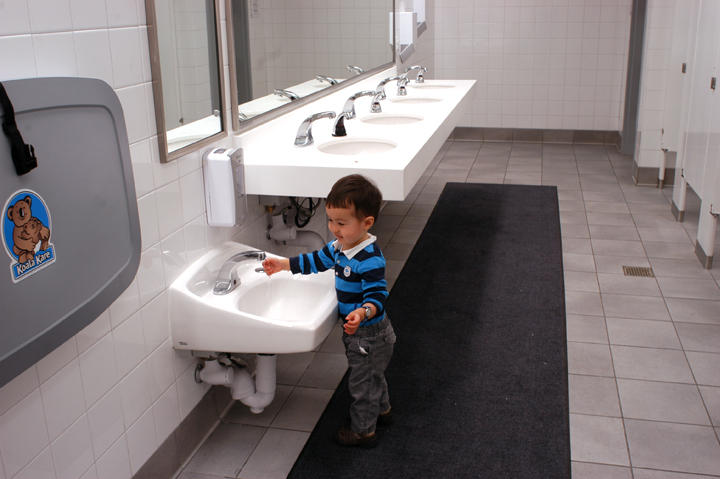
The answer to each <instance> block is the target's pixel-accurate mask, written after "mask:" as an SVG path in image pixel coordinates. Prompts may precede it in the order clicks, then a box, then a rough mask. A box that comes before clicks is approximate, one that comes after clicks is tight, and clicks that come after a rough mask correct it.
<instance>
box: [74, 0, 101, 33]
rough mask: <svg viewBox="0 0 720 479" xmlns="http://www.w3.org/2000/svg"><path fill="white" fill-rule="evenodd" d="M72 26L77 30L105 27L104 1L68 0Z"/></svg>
mask: <svg viewBox="0 0 720 479" xmlns="http://www.w3.org/2000/svg"><path fill="white" fill-rule="evenodd" d="M70 11H71V13H72V24H73V28H74V29H75V30H76V31H77V30H92V29H96V28H107V26H108V22H107V8H105V2H98V1H96V0H70Z"/></svg>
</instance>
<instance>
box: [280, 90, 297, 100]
mask: <svg viewBox="0 0 720 479" xmlns="http://www.w3.org/2000/svg"><path fill="white" fill-rule="evenodd" d="M273 95H277V96H284V97H285V98H290V101H294V100H299V99H300V97H299V96H297V94H296V93H293V92H291V91H290V90H280V89H278V90H275V91H274V92H273Z"/></svg>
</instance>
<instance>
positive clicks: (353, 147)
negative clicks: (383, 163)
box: [318, 138, 397, 155]
mask: <svg viewBox="0 0 720 479" xmlns="http://www.w3.org/2000/svg"><path fill="white" fill-rule="evenodd" d="M395 147H397V144H396V143H393V142H392V141H388V140H379V139H374V138H353V139H346V140H335V141H328V142H327V143H323V144H322V145H320V146H318V151H321V152H322V153H327V154H330V155H373V154H378V153H385V152H386V151H390V150H392V149H394V148H395Z"/></svg>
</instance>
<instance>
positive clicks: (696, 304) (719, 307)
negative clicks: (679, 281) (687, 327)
mask: <svg viewBox="0 0 720 479" xmlns="http://www.w3.org/2000/svg"><path fill="white" fill-rule="evenodd" d="M665 303H666V304H667V307H668V310H669V311H670V315H671V316H672V319H673V321H680V322H684V323H703V324H720V301H706V300H698V299H682V298H665Z"/></svg>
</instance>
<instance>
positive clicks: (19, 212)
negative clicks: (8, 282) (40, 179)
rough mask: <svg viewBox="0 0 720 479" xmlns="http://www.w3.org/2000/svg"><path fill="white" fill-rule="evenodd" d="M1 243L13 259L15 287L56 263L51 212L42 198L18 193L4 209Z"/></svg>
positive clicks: (11, 265)
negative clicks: (51, 236)
mask: <svg viewBox="0 0 720 479" xmlns="http://www.w3.org/2000/svg"><path fill="white" fill-rule="evenodd" d="M3 211H4V215H3V224H2V240H3V245H5V251H7V254H8V255H9V256H10V258H11V261H10V272H11V276H12V280H13V283H18V282H20V281H22V280H23V279H25V278H27V277H28V276H30V275H31V274H33V273H36V272H37V271H39V270H41V269H42V268H44V267H46V266H48V265H50V264H51V263H53V262H54V261H55V247H54V246H53V244H52V243H50V231H51V230H52V225H51V223H50V211H49V210H48V208H47V206H46V205H45V202H44V201H43V199H42V198H41V197H40V195H39V194H37V193H35V192H34V191H31V190H20V191H17V192H15V193H14V194H13V195H12V196H11V197H10V199H9V200H8V201H7V202H6V203H5V208H4V209H3Z"/></svg>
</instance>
